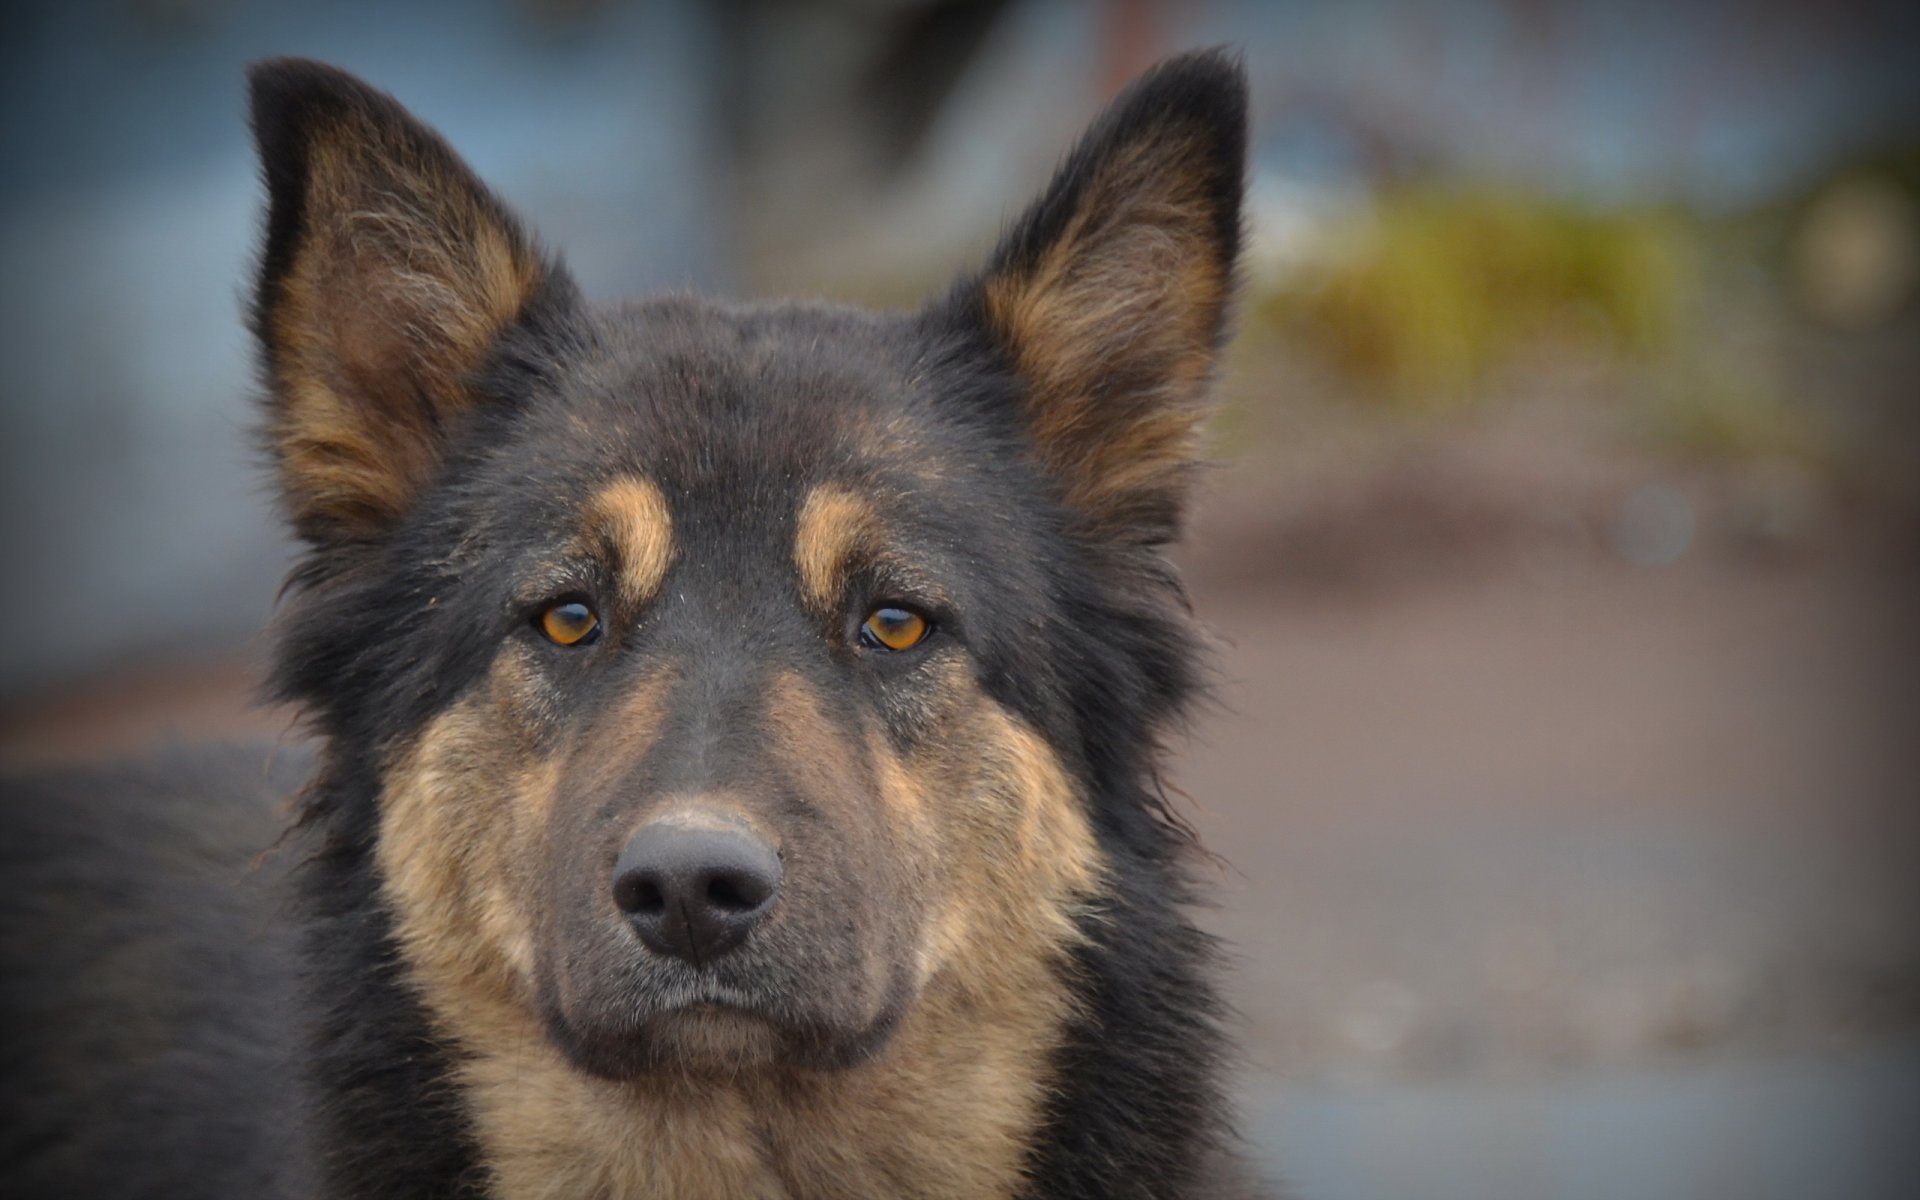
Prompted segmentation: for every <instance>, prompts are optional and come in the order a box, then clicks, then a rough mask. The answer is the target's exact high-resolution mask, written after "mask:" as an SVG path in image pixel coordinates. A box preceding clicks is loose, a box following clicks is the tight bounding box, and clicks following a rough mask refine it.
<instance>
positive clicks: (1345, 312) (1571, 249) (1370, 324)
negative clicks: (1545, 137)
mask: <svg viewBox="0 0 1920 1200" xmlns="http://www.w3.org/2000/svg"><path fill="white" fill-rule="evenodd" d="M1694 242H1695V236H1694V234H1693V231H1692V230H1691V229H1690V227H1689V225H1688V223H1687V222H1686V221H1685V220H1684V219H1683V218H1681V217H1680V216H1678V215H1676V214H1673V213H1670V212H1666V211H1662V210H1655V209H1630V210H1612V211H1599V210H1593V209H1588V208H1583V207H1580V206H1577V205H1574V204H1572V203H1569V202H1565V201H1559V200H1554V199H1549V198H1545V197H1539V196H1532V195H1527V194H1523V193H1517V192H1505V191H1493V190H1457V189H1445V188H1438V187H1415V188H1408V189H1403V190H1399V191H1395V192H1388V193H1385V194H1383V195H1382V196H1381V197H1380V199H1379V200H1378V201H1377V202H1376V203H1375V204H1374V205H1373V206H1372V207H1371V209H1370V211H1369V212H1367V213H1366V214H1365V215H1364V216H1361V217H1357V218H1355V219H1354V221H1353V224H1352V227H1350V228H1348V229H1345V230H1341V231H1336V233H1335V236H1334V237H1333V238H1332V239H1331V241H1330V243H1329V249H1328V252H1327V253H1326V254H1324V255H1322V256H1320V257H1319V258H1318V259H1317V260H1316V261H1314V262H1313V263H1311V264H1309V265H1306V266H1303V267H1302V268H1301V269H1299V270H1298V271H1296V272H1294V273H1293V274H1292V275H1291V276H1289V277H1288V278H1286V279H1285V280H1283V281H1281V282H1280V283H1279V284H1278V285H1277V286H1275V287H1274V288H1273V289H1272V290H1270V291H1268V292H1267V293H1266V294H1265V295H1263V296H1259V297H1256V299H1255V305H1254V310H1253V317H1254V320H1255V321H1256V322H1261V323H1265V324H1267V325H1269V326H1271V327H1272V328H1274V329H1276V330H1278V331H1281V332H1286V333H1294V334H1298V335H1299V336H1300V338H1301V340H1302V341H1303V342H1304V344H1307V345H1311V346H1313V347H1315V348H1316V350H1317V351H1318V352H1319V353H1323V354H1326V355H1328V356H1329V357H1330V358H1331V360H1332V363H1333V365H1334V366H1335V367H1337V368H1338V369H1339V370H1340V371H1341V372H1342V373H1344V374H1346V375H1348V376H1349V377H1351V378H1352V380H1353V381H1354V382H1355V383H1356V384H1358V385H1360V387H1361V390H1362V391H1363V392H1364V393H1365V394H1367V395H1371V396H1377V397H1380V398H1381V399H1383V400H1384V401H1386V402H1387V403H1389V404H1392V405H1396V406H1401V407H1406V408H1414V409H1445V408H1452V407H1459V406H1462V405H1464V404H1465V403H1466V402H1468V401H1469V400H1470V399H1471V398H1472V397H1473V396H1474V395H1475V394H1476V392H1477V390H1478V389H1479V388H1480V387H1481V385H1482V384H1483V383H1484V382H1485V379H1486V377H1487V374H1488V372H1489V371H1490V370H1492V369H1494V368H1496V367H1497V366H1499V365H1500V364H1501V363H1503V362H1504V361H1505V360H1506V359H1508V358H1509V357H1510V356H1511V355H1513V354H1514V353H1515V352H1516V351H1520V350H1523V349H1527V348H1531V347H1533V346H1537V345H1541V344H1545V345H1549V346H1553V347H1556V348H1564V349H1567V350H1570V351H1574V352H1576V353H1588V352H1593V353H1598V354H1602V355H1605V356H1607V357H1609V358H1611V357H1616V356H1620V355H1625V356H1630V357H1635V358H1645V357H1649V356H1652V355H1655V354H1657V353H1659V352H1661V351H1663V350H1665V349H1667V348H1668V347H1670V346H1671V345H1672V344H1673V343H1674V341H1675V340H1676V338H1677V337H1678V336H1679V331H1680V326H1681V324H1682V321H1683V319H1684V315H1685V312H1686V310H1687V307H1688V305H1689V302H1690V300H1691V299H1692V296H1693V293H1694V291H1695V287H1696V276H1697V271H1696V270H1695V269H1694V266H1693V263H1694V260H1695V258H1696V254H1695V245H1694Z"/></svg>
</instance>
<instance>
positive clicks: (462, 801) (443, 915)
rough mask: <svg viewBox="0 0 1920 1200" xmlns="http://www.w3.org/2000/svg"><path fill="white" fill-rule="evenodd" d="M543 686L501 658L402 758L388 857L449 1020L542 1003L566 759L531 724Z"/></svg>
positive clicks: (388, 798) (499, 1014)
mask: <svg viewBox="0 0 1920 1200" xmlns="http://www.w3.org/2000/svg"><path fill="white" fill-rule="evenodd" d="M539 686H540V685H539V684H538V683H535V682H529V681H528V680H526V679H524V678H521V677H519V673H518V672H517V671H515V670H514V669H513V668H512V666H511V665H510V664H500V665H496V668H495V671H494V674H493V675H492V676H491V677H490V678H489V680H488V682H487V683H486V684H485V685H483V686H482V687H481V688H480V689H479V690H478V691H477V692H476V693H475V694H473V695H472V696H470V697H469V698H468V699H466V700H463V701H461V702H459V703H457V704H456V705H455V706H454V707H452V708H450V709H448V710H447V711H446V712H444V713H442V714H441V715H440V716H438V717H436V718H434V719H433V720H431V721H429V722H428V723H427V725H426V726H425V727H424V728H423V730H422V731H421V733H420V734H419V736H418V737H416V738H414V739H412V740H411V741H410V742H408V743H407V744H405V745H404V746H402V747H401V748H400V749H398V750H397V751H396V752H395V754H394V757H393V759H392V762H391V765H390V768H389V771H388V776H387V779H388V782H387V786H386V789H385V794H384V796H383V799H382V809H381V814H380V825H381V831H380V832H381V836H380V842H379V851H378V865H379V868H380V873H381V880H382V887H383V889H384V892H385V895H386V898H387V902H388V904H389V906H390V907H391V908H392V910H393V912H394V915H395V918H396V919H395V933H396V936H397V938H398V940H399V942H400V951H401V956H402V959H403V961H404V963H405V966H406V968H407V972H408V974H409V976H410V978H411V980H412V982H413V983H414V984H415V986H417V987H418V988H420V990H421V992H422V994H423V995H424V996H425V998H426V999H427V1001H428V1003H429V1007H430V1008H432V1009H433V1010H434V1011H435V1013H436V1015H437V1016H438V1017H439V1018H440V1020H441V1024H442V1025H443V1027H445V1028H446V1030H447V1032H449V1033H452V1034H454V1035H456V1036H464V1037H472V1036H486V1035H485V1034H483V1033H479V1032H477V1031H478V1030H479V1029H480V1028H482V1027H486V1026H494V1025H497V1024H500V1023H505V1024H508V1025H512V1024H516V1023H517V1022H518V1021H520V1020H521V1019H523V1017H524V1014H526V1013H527V1012H529V1011H530V1009H531V991H532V980H533V974H534V970H535V963H536V959H537V953H536V930H537V929H538V927H539V926H540V925H541V924H542V923H543V922H542V921H541V920H540V917H539V912H538V909H539V908H540V906H541V903H542V900H543V893H544V887H543V884H542V881H541V880H540V878H539V874H540V873H539V872H538V871H537V870H536V869H535V864H537V863H538V862H539V861H540V859H541V857H542V856H541V854H540V847H541V845H542V844H543V842H544V839H545V836H546V833H545V830H546V826H547V822H548V820H549V816H550V813H551V810H552V808H553V805H554V802H555V798H556V795H557V793H558V791H559V775H560V771H559V765H558V763H557V762H556V761H555V759H554V758H553V756H552V755H551V753H550V752H548V750H547V747H546V746H545V745H544V743H545V742H546V740H547V739H545V738H543V737H541V736H539V732H540V725H539V722H537V721H535V722H529V721H527V720H525V719H523V718H522V716H521V714H524V713H525V712H527V708H526V705H525V693H526V691H527V689H528V688H535V689H537V688H538V687H539Z"/></svg>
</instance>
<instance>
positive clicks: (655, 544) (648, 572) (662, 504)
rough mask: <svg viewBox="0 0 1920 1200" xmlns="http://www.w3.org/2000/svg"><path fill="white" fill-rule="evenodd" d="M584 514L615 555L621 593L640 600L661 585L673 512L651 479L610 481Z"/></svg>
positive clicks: (668, 560)
mask: <svg viewBox="0 0 1920 1200" xmlns="http://www.w3.org/2000/svg"><path fill="white" fill-rule="evenodd" d="M587 514H588V519H589V521H591V522H592V523H593V526H594V528H595V530H596V531H597V532H598V533H600V534H601V535H603V536H604V537H605V538H606V540H607V542H608V543H609V544H610V545H611V546H612V547H613V551H614V553H615V555H617V556H618V560H619V567H620V583H619V586H620V595H621V598H622V599H623V600H625V601H626V602H627V603H629V604H643V603H645V602H646V601H647V600H649V599H651V598H652V597H653V594H654V592H656V591H658V590H659V588H660V581H661V580H663V579H665V578H666V575H667V567H668V566H669V565H670V564H671V563H672V562H673V515H672V514H671V513H669V512H668V511H667V498H666V497H665V496H663V495H661V494H660V488H659V487H658V486H657V485H656V484H654V482H653V481H652V480H649V479H641V478H638V477H628V478H626V479H619V480H615V481H614V482H613V483H610V484H608V485H607V486H606V487H604V488H601V489H600V491H599V492H598V493H597V494H595V496H594V498H593V500H592V502H591V503H590V504H588V505H587Z"/></svg>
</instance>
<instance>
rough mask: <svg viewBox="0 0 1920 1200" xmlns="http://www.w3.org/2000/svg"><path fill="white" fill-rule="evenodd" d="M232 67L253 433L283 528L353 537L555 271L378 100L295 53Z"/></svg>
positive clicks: (436, 439)
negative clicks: (256, 229) (245, 171)
mask: <svg viewBox="0 0 1920 1200" xmlns="http://www.w3.org/2000/svg"><path fill="white" fill-rule="evenodd" d="M248 78H249V83H250V90H251V99H252V116H253V134H254V139H255V141H256V143H257V144H258V147H259V151H260V161H261V167H262V170H263V173H264V175H265V177H266V184H267V192H268V218H267V231H266V240H265V244H264V246H263V248H262V251H261V256H260V273H259V281H258V285H257V289H256V291H255V294H254V304H253V328H254V333H255V335H256V336H257V337H258V338H259V340H260V346H261V350H262V355H263V360H264V364H265V368H266V375H267V383H268V388H269V397H268V404H269V419H268V426H267V437H268V440H269V444H270V446H271V448H272V451H273V453H274V455H275V457H276V459H277V461H278V463H279V467H280V476H281V484H282V487H283V488H284V490H285V493H286V497H287V505H288V508H289V510H290V513H291V515H292V518H293V524H294V528H295V529H296V531H297V532H299V533H300V534H301V535H302V536H303V537H305V538H307V539H308V540H309V541H310V542H313V543H315V544H316V545H331V544H339V543H343V542H352V541H357V540H362V539H365V538H366V537H368V536H370V535H372V534H374V533H376V532H378V531H379V530H380V529H382V528H384V527H385V526H386V524H387V523H388V522H390V521H391V520H392V519H393V518H394V517H395V516H396V515H398V514H399V513H400V512H402V511H403V510H404V509H405V508H406V506H407V505H408V504H409V503H410V501H411V500H412V499H413V497H414V496H415V495H417V493H418V492H419V490H420V488H421V487H422V486H423V485H424V484H425V483H426V482H427V481H428V480H429V479H430V478H431V477H432V475H433V473H434V471H435V470H436V469H437V467H438V465H439V461H440V453H441V443H442V440H443V438H444V437H445V436H446V434H447V432H448V431H449V430H450V429H452V428H454V427H456V426H457V424H458V423H459V421H460V420H461V419H462V418H463V416H464V415H465V414H466V413H467V411H468V410H469V409H470V408H471V407H472V406H473V404H474V403H475V398H474V394H473V391H472V388H471V386H470V380H471V377H472V376H473V374H474V372H475V371H476V370H477V369H478V368H479V367H480V366H481V364H482V363H483V362H484V361H485V358H486V354H487V351H488V348H489V347H490V346H491V345H492V344H493V342H494V340H495V339H496V338H497V337H498V336H499V335H500V333H501V332H502V331H503V330H505V329H506V328H507V327H508V326H509V325H510V324H512V323H513V322H514V321H515V320H516V319H517V318H518V317H519V315H520V314H521V312H522V310H523V309H524V308H525V307H526V306H527V304H528V303H529V301H530V300H531V299H532V298H533V297H534V296H535V295H536V294H537V293H539V292H540V291H541V290H542V289H543V288H546V287H549V286H550V285H552V284H554V283H555V282H556V278H555V276H556V272H557V268H554V267H551V266H550V265H549V264H547V263H546V262H545V261H543V260H542V258H541V256H540V254H539V252H538V251H537V249H536V248H535V247H534V245H533V243H532V242H531V240H530V239H529V238H528V237H527V236H526V235H525V234H524V233H523V232H522V231H521V229H520V226H519V224H518V223H517V222H516V221H515V220H514V218H513V217H512V215H511V214H509V213H508V212H507V210H506V208H505V207H504V206H503V205H502V204H501V203H500V202H499V201H498V200H497V199H495V198H494V196H493V195H492V194H491V193H489V192H488V191H487V189H486V188H485V187H484V186H483V185H482V184H481V183H480V181H479V180H478V179H476V178H475V177H474V175H473V173H472V171H471V170H469V169H468V168H467V166H466V164H464V163H462V162H461V161H460V159H459V158H458V156H456V155H455V154H454V152H453V151H452V150H451V149H449V148H448V146H447V144H446V143H445V142H444V141H442V140H441V139H440V137H439V135H438V134H436V133H434V132H433V131H432V130H430V129H428V128H427V127H426V126H424V125H422V124H420V123H419V122H418V121H416V120H415V119H414V118H413V117H412V116H410V115H409V114H408V113H407V112H406V111H405V110H404V109H402V108H401V107H400V105H399V104H398V103H396V102H395V101H394V100H393V98H392V97H391V96H388V95H386V94H385V93H383V92H378V91H375V90H374V89H373V88H370V87H368V86H367V85H366V84H364V83H361V82H360V81H359V80H357V79H355V78H353V77H352V76H351V75H348V74H346V73H344V72H342V71H338V70H335V69H334V68H332V67H328V66H325V65H323V64H320V63H315V62H308V61H304V60H300V59H272V60H268V61H266V62H261V63H258V64H255V65H254V66H253V67H252V69H251V70H250V71H249V73H248Z"/></svg>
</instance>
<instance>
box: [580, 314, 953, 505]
mask: <svg viewBox="0 0 1920 1200" xmlns="http://www.w3.org/2000/svg"><path fill="white" fill-rule="evenodd" d="M600 333H601V336H600V338H599V345H598V350H597V353H596V354H595V355H593V356H592V358H591V359H590V361H589V362H587V363H586V364H583V369H582V370H580V371H579V372H578V373H577V374H576V376H575V378H574V379H572V380H571V381H570V387H569V392H570V395H569V400H570V403H569V405H568V408H569V410H570V412H569V415H570V417H571V418H573V420H574V421H576V422H584V423H585V424H586V425H587V426H588V427H589V428H590V429H591V430H593V431H594V433H595V434H597V435H598V436H599V437H600V438H603V439H608V440H610V441H611V443H612V444H613V447H614V448H615V449H616V452H617V453H618V454H620V455H621V456H623V457H625V458H627V459H628V460H630V461H632V462H634V463H636V464H639V465H643V466H645V467H647V468H649V469H650V470H651V471H652V472H654V473H656V474H657V475H658V476H660V477H661V478H662V481H663V483H670V484H677V485H680V486H681V487H683V488H689V489H691V488H696V487H699V486H700V485H702V484H706V483H710V482H714V481H715V480H714V477H715V476H716V475H717V476H720V477H721V478H720V479H719V480H718V482H721V483H723V484H729V485H731V484H735V483H737V482H739V480H738V479H737V478H733V477H730V476H737V475H738V474H739V472H741V471H747V472H751V473H752V474H754V475H756V476H765V475H768V474H769V473H780V474H783V475H792V474H795V473H796V472H798V471H800V470H801V469H802V468H810V467H818V466H822V465H825V466H834V465H838V464H840V463H842V462H844V461H846V460H850V459H856V458H861V457H867V458H883V459H884V458H886V457H888V456H891V455H895V454H901V453H904V452H905V451H906V450H907V447H906V446H904V445H902V444H900V443H901V438H900V434H901V433H902V432H903V430H904V428H905V427H906V424H907V423H905V422H902V421H900V420H898V419H895V418H896V417H897V416H898V414H899V413H900V411H901V410H902V408H903V407H905V406H910V405H911V404H912V403H913V401H914V399H915V395H914V392H915V386H914V379H913V375H914V362H915V358H916V349H917V348H916V345H915V339H914V337H913V334H912V331H911V329H910V327H908V325H907V323H906V322H905V321H904V320H901V319H899V318H889V317H886V316H883V315H877V314H871V313H863V312H857V311H852V310H844V309H836V308H830V307H825V306H802V305H779V306H765V307H743V308H730V307H724V306H717V305H705V304H698V303H695V302H691V301H680V302H666V303H654V304H641V305H629V306H623V307H621V308H619V309H616V310H614V311H612V312H611V313H608V314H606V315H605V317H604V318H603V324H602V328H601V331H600ZM807 473H811V472H807Z"/></svg>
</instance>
